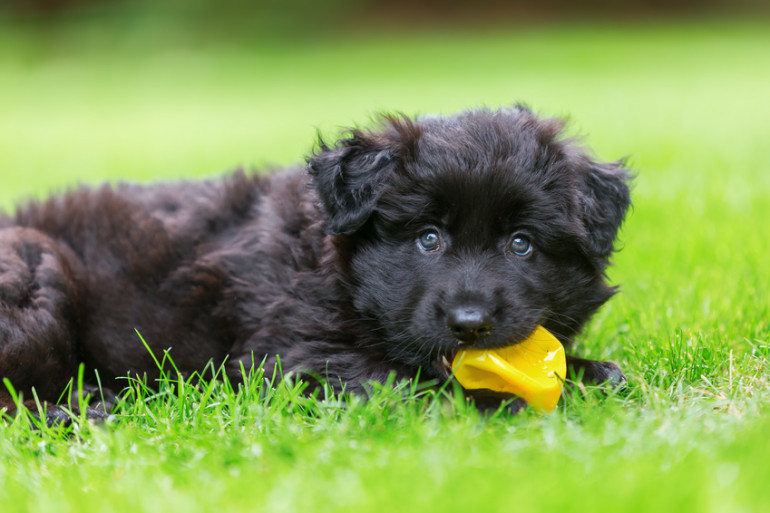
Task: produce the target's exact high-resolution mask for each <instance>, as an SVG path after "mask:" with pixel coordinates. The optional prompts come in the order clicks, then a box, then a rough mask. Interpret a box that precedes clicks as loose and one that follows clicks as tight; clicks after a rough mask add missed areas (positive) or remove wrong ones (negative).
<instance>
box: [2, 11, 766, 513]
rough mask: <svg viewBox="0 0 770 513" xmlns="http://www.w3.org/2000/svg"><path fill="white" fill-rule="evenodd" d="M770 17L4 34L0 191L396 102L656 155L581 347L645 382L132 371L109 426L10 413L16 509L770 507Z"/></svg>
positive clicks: (9, 199)
mask: <svg viewBox="0 0 770 513" xmlns="http://www.w3.org/2000/svg"><path fill="white" fill-rule="evenodd" d="M769 25H770V24H763V23H759V22H754V23H746V22H742V23H739V22H729V23H728V22H725V23H716V22H705V21H704V22H698V23H696V22H691V23H686V24H681V23H680V24H673V23H671V24H658V25H641V24H640V25H622V24H583V25H579V26H577V27H575V26H562V25H550V26H543V27H533V28H523V27H519V28H505V27H496V28H485V29H483V30H482V29H478V30H471V29H468V30H463V31H459V30H449V29H446V30H440V29H433V30H432V31H407V30H403V31H389V32H388V31H379V32H377V31H370V32H368V33H364V32H361V33H347V34H340V35H335V36H327V37H325V38H323V39H321V40H313V39H312V38H309V37H308V38H304V39H302V40H299V41H296V40H294V41H289V38H281V37H279V36H271V37H265V38H259V37H251V38H242V37H240V38H232V39H226V40H222V39H217V40H212V39H208V38H206V37H204V36H201V35H195V34H188V33H185V32H183V31H181V32H173V33H171V34H170V35H169V34H167V33H164V32H163V31H162V30H160V29H158V28H157V27H155V28H153V29H148V30H144V31H143V30H141V27H121V26H118V27H117V28H115V30H112V29H109V30H108V29H105V28H102V29H99V28H98V27H97V28H94V27H93V26H92V25H88V26H87V27H75V28H72V27H70V28H69V29H66V30H65V29H63V30H41V31H39V32H34V31H29V30H27V29H22V28H20V27H19V26H17V25H0V206H2V207H3V208H6V209H11V208H12V205H13V204H14V202H17V201H21V200H24V199H25V198H29V197H38V196H41V195H43V194H46V193H49V192H52V191H56V190H61V189H62V188H64V187H68V186H72V185H73V184H76V183H82V182H86V183H92V182H98V181H104V180H142V181H146V180H158V179H172V178H178V177H194V176H205V175H211V174H215V173H217V172H219V171H221V170H226V169H229V168H233V167H236V166H240V165H246V166H254V167H255V168H257V169H263V168H265V169H266V168H268V167H271V166H279V165H286V164H290V163H293V162H300V161H301V160H302V158H303V156H304V155H306V154H307V152H308V151H311V150H312V147H313V143H314V138H315V136H316V132H317V131H320V132H322V133H323V134H327V135H329V136H333V134H334V133H336V132H338V131H339V130H340V127H344V126H350V125H365V124H367V123H369V122H370V119H371V118H372V116H373V115H374V114H375V113H377V112H380V111H402V112H406V113H410V114H417V113H433V112H447V113H448V112H454V111H456V110H459V109H463V108H467V107H473V106H478V105H489V106H495V105H501V104H509V103H512V102H516V101H523V102H526V103H527V104H529V105H530V106H532V107H533V108H535V109H536V110H538V111H541V112H542V113H544V114H546V115H559V116H568V117H570V119H571V120H572V122H571V124H570V133H571V134H575V135H580V136H581V137H583V139H584V140H585V141H586V144H588V145H589V146H591V147H592V148H593V149H594V150H595V151H596V153H597V154H598V155H599V156H600V157H601V158H604V159H607V160H609V159H616V158H619V157H623V156H628V157H629V162H630V164H631V165H632V167H633V168H634V169H635V171H636V173H637V178H636V180H635V184H634V208H633V211H632V212H631V214H630V216H629V218H628V221H627V223H626V225H625V227H624V229H623V231H622V234H621V240H622V244H621V245H622V250H621V251H620V252H619V253H618V255H617V257H616V258H615V265H614V266H613V268H612V269H611V271H610V278H611V280H612V282H614V283H618V284H621V285H622V290H621V293H620V294H619V295H618V296H616V297H615V298H613V299H612V300H611V301H610V302H609V303H608V304H607V305H606V306H605V307H604V308H603V309H602V310H601V311H600V312H599V314H598V315H597V316H596V318H595V319H594V321H593V322H592V323H591V324H590V325H589V327H588V328H587V329H586V330H585V332H584V333H583V334H582V335H581V336H580V338H579V347H578V351H579V352H580V354H582V355H585V356H587V357H592V358H601V359H612V360H614V361H617V362H618V363H620V365H621V366H622V367H623V368H624V369H625V370H626V372H627V375H628V377H629V380H630V384H629V388H628V390H627V391H626V393H624V394H610V395H609V396H605V395H603V394H601V393H598V392H597V391H596V390H592V389H590V388H588V389H580V390H579V391H578V392H577V393H574V394H572V395H571V396H569V397H567V398H566V400H564V401H563V402H562V403H561V404H560V406H559V408H558V409H557V411H555V412H554V413H552V414H548V415H541V414H537V413H534V412H530V411H527V412H524V413H523V414H521V415H518V416H516V417H509V416H506V415H503V414H498V415H493V416H491V417H488V418H483V417H481V416H479V415H478V414H477V413H476V412H475V411H474V410H473V408H470V407H468V405H466V404H464V403H463V401H462V400H460V399H458V397H457V396H454V395H453V394H452V391H451V389H449V390H445V391H442V392H439V393H436V392H432V391H423V390H419V389H418V390H415V389H410V388H408V387H405V386H400V387H399V386H397V387H395V389H393V388H388V387H386V388H383V389H381V390H377V391H376V392H375V393H374V395H373V398H372V399H371V400H369V401H363V400H361V399H360V398H350V399H348V400H346V401H343V400H340V399H339V398H334V397H328V398H325V399H323V400H321V399H308V398H306V397H303V396H302V395H301V394H300V393H299V392H298V390H297V388H296V386H290V385H279V386H277V387H274V388H271V387H267V386H264V385H263V383H262V382H261V381H260V380H259V379H258V376H256V377H254V379H252V380H251V381H249V383H248V386H247V387H245V388H242V389H240V391H238V392H234V391H233V390H232V388H231V387H229V386H228V385H227V384H226V383H221V382H212V383H209V384H207V385H206V386H203V387H199V388H194V387H190V386H177V387H176V388H174V387H171V386H170V384H169V383H161V384H160V385H158V386H157V387H156V388H157V389H158V390H159V391H158V393H157V394H156V393H153V392H151V391H149V390H147V389H146V388H144V387H143V386H142V385H141V384H134V385H133V388H132V390H133V392H132V393H130V394H128V395H127V397H126V400H125V401H124V402H123V403H122V404H121V406H120V409H119V411H118V414H117V415H116V417H115V420H114V421H112V422H109V423H107V424H104V425H97V426H91V425H89V424H87V423H75V426H74V427H72V428H67V429H43V430H42V431H33V430H31V429H30V428H29V423H28V422H27V421H26V420H25V419H17V420H15V421H14V420H10V419H8V420H5V421H0V505H1V506H0V510H2V511H3V512H4V513H5V512H17V511H18V512H23V511H45V512H58V511H62V512H73V513H81V512H82V513H86V512H91V511H94V512H99V513H105V512H109V511H132V512H135V511H167V510H173V511H187V512H197V511H213V510H220V511H267V512H271V513H275V512H281V511H292V512H294V511H319V512H327V511H356V512H362V511H388V510H391V511H419V510H431V511H465V512H467V511H579V510H585V509H589V508H590V510H592V511H618V510H620V511H645V512H647V511H685V512H687V511H692V512H710V511H713V512H717V511H719V512H721V511H731V512H732V511H736V512H743V511H746V512H753V511H757V512H759V511H768V510H770V487H768V486H767V473H768V461H770V444H768V433H770V418H769V417H768V415H767V413H768V411H769V408H768V406H767V404H768V401H770V381H769V379H770V300H769V299H768V292H769V290H768V288H769V287H770V266H769V265H768V263H767V260H768V257H767V253H768V249H769V248H770V246H769V245H768V238H770V228H768V220H770V152H768V151H767V144H768V137H769V136H770V121H768V120H770V101H768V84H770V62H769V61H768V58H767V56H768V55H770V30H768V29H770V26H769ZM169 379H170V381H171V382H173V380H174V376H170V377H169ZM177 385H178V384H177Z"/></svg>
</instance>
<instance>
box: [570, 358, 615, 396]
mask: <svg viewBox="0 0 770 513" xmlns="http://www.w3.org/2000/svg"><path fill="white" fill-rule="evenodd" d="M567 366H568V368H569V372H568V374H569V375H570V376H571V377H574V378H575V379H581V380H582V381H584V382H586V383H591V384H594V385H603V386H605V387H606V388H625V386H626V384H627V383H628V380H627V379H626V375H625V374H623V371H622V370H620V367H619V366H618V364H617V363H615V362H602V361H597V360H585V359H583V358H575V357H574V356H567Z"/></svg>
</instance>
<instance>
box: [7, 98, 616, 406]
mask: <svg viewBox="0 0 770 513" xmlns="http://www.w3.org/2000/svg"><path fill="white" fill-rule="evenodd" d="M561 129H562V122H561V121H559V120H556V119H544V120H541V119H538V118H537V117H536V116H535V115H534V114H533V113H532V112H531V111H529V110H527V109H526V108H523V107H515V108H503V109H499V110H494V111H493V110H485V109H481V110H474V111H469V112H465V113H461V114H458V115H455V116H450V117H430V116H428V117H422V118H418V119H416V120H411V119H408V118H406V117H403V116H401V117H393V116H392V117H386V118H384V119H383V122H382V124H381V126H379V127H378V128H376V129H374V130H371V131H362V130H354V131H351V132H350V133H349V136H348V137H347V138H345V139H342V140H340V141H338V142H337V143H336V144H334V145H331V146H328V145H326V144H324V143H321V144H320V145H319V149H318V151H317V152H316V153H315V154H314V155H312V156H311V157H310V158H309V159H308V166H307V168H308V171H309V173H308V172H306V171H304V170H302V169H291V170H287V171H285V172H283V173H281V174H277V175H273V176H260V175H246V174H244V173H242V172H236V173H234V174H232V175H230V176H227V177H225V178H221V179H214V180H208V181H197V182H181V183H168V184H155V185H150V186H141V185H130V184H120V185H116V186H104V187H102V188H97V189H89V188H81V189H78V190H75V191H72V192H70V193H67V194H64V195H61V196H56V197H52V198H50V199H48V200H46V201H43V202H36V203H31V204H28V205H25V206H23V207H22V208H20V209H19V210H18V211H17V213H16V214H15V216H13V217H0V376H1V377H6V378H8V379H9V380H10V381H11V382H12V383H13V385H14V387H15V388H16V389H17V390H22V391H29V390H30V389H31V388H33V387H34V388H35V389H36V392H37V394H38V395H39V396H40V398H41V399H44V400H48V401H55V400H56V399H57V398H58V397H59V394H60V393H61V391H62V389H63V387H64V386H65V384H66V382H67V381H68V380H69V378H70V377H71V376H73V375H74V374H75V373H76V369H77V365H78V364H79V363H80V362H83V363H85V364H86V366H87V368H88V369H89V370H91V371H92V370H94V369H96V370H98V371H99V374H100V376H101V379H102V383H103V384H104V383H106V384H109V383H110V382H111V380H114V379H115V378H118V377H122V376H125V375H126V374H127V373H139V374H146V375H147V376H148V377H149V378H151V379H152V378H153V377H156V376H158V373H159V371H158V369H157V367H156V365H155V363H154V361H153V359H152V356H151V355H150V354H149V353H148V351H147V350H146V349H145V348H144V347H143V345H142V343H141V341H140V340H139V338H138V337H137V336H136V333H135V329H136V330H138V331H139V332H140V333H141V334H142V336H143V337H144V339H145V340H146V341H147V342H148V344H149V345H150V347H151V348H152V349H153V351H154V352H155V353H156V354H159V353H161V352H162V351H163V350H164V349H170V355H171V357H172V358H173V360H174V363H175V364H176V366H177V367H178V368H179V369H180V370H181V371H183V372H193V371H199V370H201V369H202V368H203V367H204V366H205V365H206V364H207V362H209V361H213V362H215V363H221V362H223V361H225V362H226V364H225V366H226V369H227V371H228V373H230V374H231V377H233V378H239V377H240V365H241V364H242V363H243V364H245V365H246V366H247V367H250V366H251V365H252V362H255V361H256V362H257V363H259V362H261V361H262V359H263V358H267V369H271V368H272V365H271V364H272V363H273V362H274V361H275V357H276V355H280V359H281V362H282V365H283V369H284V371H285V372H286V371H298V372H299V371H302V372H309V373H314V374H316V375H320V376H326V377H328V378H329V380H330V382H331V383H332V384H333V385H337V386H339V385H341V384H345V385H346V386H348V387H349V389H354V390H355V389H360V387H361V386H362V384H364V383H366V382H367V381H369V380H374V381H384V380H385V379H386V377H387V376H388V374H389V373H390V372H393V371H394V372H396V374H397V375H398V376H399V377H406V378H410V377H414V376H415V375H416V374H417V372H418V369H421V373H422V376H423V377H425V378H438V379H446V374H445V373H444V371H443V369H442V367H441V365H440V359H441V357H442V356H446V355H450V354H451V353H452V352H453V351H455V350H456V348H457V347H458V342H460V343H464V344H465V345H471V344H473V345H476V346H478V347H494V346H502V345H508V344H511V343H515V342H516V341H518V340H521V339H523V338H525V337H526V336H528V335H529V333H530V332H531V331H532V330H533V329H534V328H535V327H536V326H537V325H539V324H542V325H544V326H545V327H546V328H547V329H548V330H550V331H551V332H553V333H554V334H556V335H557V337H558V338H559V339H561V341H562V342H563V343H565V344H567V345H568V344H569V343H570V341H571V339H572V337H573V336H574V335H575V334H576V333H577V332H578V331H579V330H580V329H581V327H582V326H583V325H584V323H585V322H586V321H587V320H588V319H589V317H590V316H591V315H592V314H593V313H594V312H595V311H596V309H597V308H599V306H600V305H602V304H603V303H604V302H605V301H607V299H608V298H609V297H610V296H611V295H612V294H613V292H614V289H613V288H612V287H609V286H608V285H606V283H605V275H604V272H605V269H606V267H607V265H608V261H609V257H610V255H611V253H612V251H613V241H614V240H615V236H616V234H617V231H618V228H619V226H620V224H621V222H622V220H623V217H624V215H625V213H626V210H627V209H628V207H629V202H630V199H629V189H628V186H627V182H628V173H627V171H626V170H624V169H623V166H622V163H620V162H616V163H599V162H595V161H594V160H593V159H592V158H591V157H589V156H588V155H587V154H586V153H585V152H584V151H583V150H581V149H580V148H579V147H577V146H576V145H575V144H574V143H573V142H571V141H568V140H564V139H562V138H561V137H560V132H561ZM427 231H430V232H431V233H433V234H435V235H436V236H437V241H438V242H437V247H436V248H431V249H429V250H426V249H425V248H423V247H421V246H420V244H419V239H420V237H421V235H423V234H425V233H426V232H427ZM514 237H523V238H524V239H526V240H528V241H530V242H531V252H529V253H527V254H525V255H518V254H516V253H515V252H514V251H513V250H512V248H511V241H512V238H514ZM468 316H470V317H468ZM469 319H470V320H469ZM469 326H470V327H469ZM575 361H576V362H585V361H578V360H575ZM594 363H596V362H589V364H582V366H583V368H584V369H587V370H588V371H589V372H590V371H592V369H593V367H592V366H591V365H592V364H594ZM602 369H604V370H605V371H606V367H602ZM594 370H595V369H594ZM602 372H603V371H601V370H597V371H596V372H595V373H594V374H596V376H598V377H602V375H601V373H602ZM618 372H619V371H618ZM87 375H92V372H88V373H87ZM620 376H622V374H620ZM604 377H606V376H604ZM118 383H119V382H118ZM116 386H117V387H119V386H120V385H119V384H116ZM3 405H6V406H9V405H10V397H9V395H8V394H7V393H5V392H0V406H3Z"/></svg>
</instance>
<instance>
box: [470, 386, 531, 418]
mask: <svg viewBox="0 0 770 513" xmlns="http://www.w3.org/2000/svg"><path fill="white" fill-rule="evenodd" d="M465 395H466V397H470V398H472V399H473V403H474V404H475V405H476V408H478V410H479V411H480V412H481V413H484V414H486V413H494V412H496V411H497V410H498V409H500V406H501V405H502V404H503V403H505V402H506V401H508V403H507V405H506V407H505V409H506V410H507V411H508V413H510V414H511V415H516V414H517V413H519V412H520V411H521V410H522V409H524V408H526V407H527V401H525V400H524V399H522V398H521V397H514V396H512V395H511V394H508V393H506V392H495V391H494V390H488V389H486V388H482V389H476V390H466V391H465Z"/></svg>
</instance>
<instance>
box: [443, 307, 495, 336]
mask: <svg viewBox="0 0 770 513" xmlns="http://www.w3.org/2000/svg"><path fill="white" fill-rule="evenodd" d="M490 317H491V316H490V315H489V312H488V311H487V310H486V308H483V307H481V306H469V305H465V306H459V307H457V308H454V309H452V310H450V311H449V314H448V315H447V326H449V330H450V331H451V332H452V335H453V336H454V337H455V338H457V339H458V340H462V341H463V342H474V341H476V340H479V339H480V338H483V337H485V336H486V335H488V334H489V332H490V331H491V330H492V319H491V318H490Z"/></svg>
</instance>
